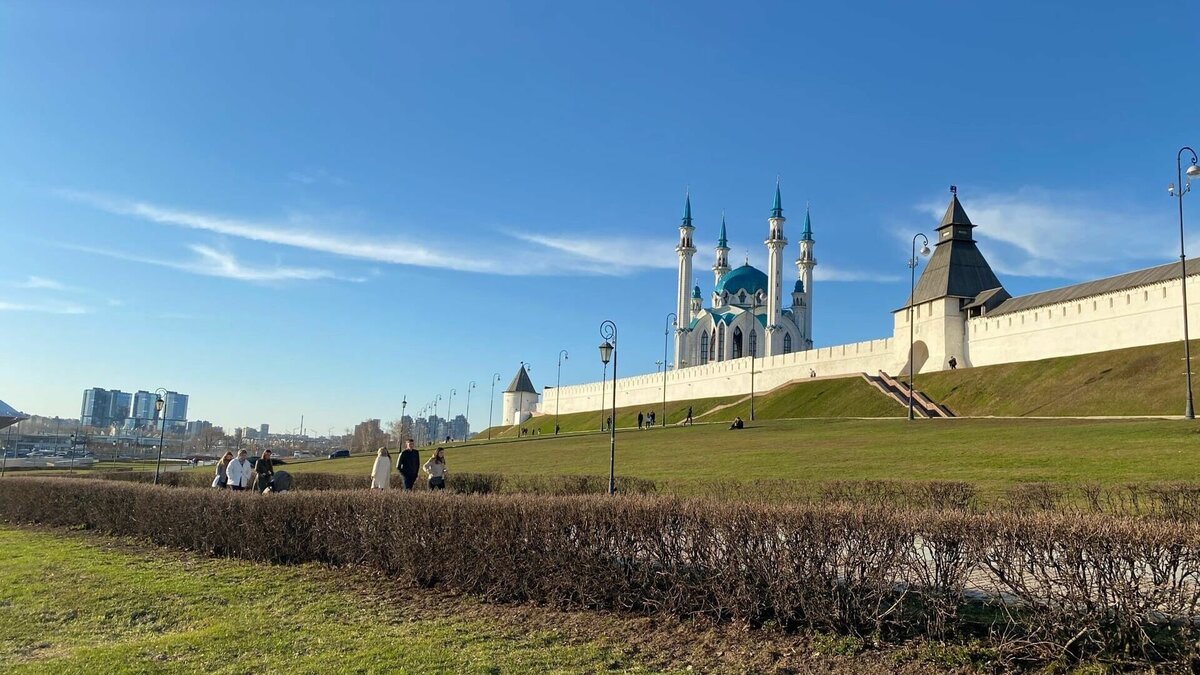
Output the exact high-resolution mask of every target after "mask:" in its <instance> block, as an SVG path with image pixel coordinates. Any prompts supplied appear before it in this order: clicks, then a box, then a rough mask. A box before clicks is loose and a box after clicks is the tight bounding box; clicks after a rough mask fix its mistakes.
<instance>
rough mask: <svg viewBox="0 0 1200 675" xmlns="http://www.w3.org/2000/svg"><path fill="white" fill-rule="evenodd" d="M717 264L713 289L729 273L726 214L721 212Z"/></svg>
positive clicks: (714, 271) (714, 265)
mask: <svg viewBox="0 0 1200 675" xmlns="http://www.w3.org/2000/svg"><path fill="white" fill-rule="evenodd" d="M716 251H717V262H716V263H714V264H713V268H712V271H713V288H716V286H717V284H718V283H720V281H721V277H723V276H725V273H726V272H728V271H729V242H728V241H726V240H725V212H724V211H722V212H721V238H720V239H718V240H717V248H716Z"/></svg>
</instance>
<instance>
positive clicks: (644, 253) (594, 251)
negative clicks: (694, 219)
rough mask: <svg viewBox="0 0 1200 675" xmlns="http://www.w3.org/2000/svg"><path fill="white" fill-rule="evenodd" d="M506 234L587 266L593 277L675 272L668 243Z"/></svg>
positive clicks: (625, 239) (673, 251) (608, 238)
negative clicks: (643, 271)
mask: <svg viewBox="0 0 1200 675" xmlns="http://www.w3.org/2000/svg"><path fill="white" fill-rule="evenodd" d="M507 234H508V235H509V236H511V237H513V238H515V239H519V240H521V241H524V242H528V243H531V244H536V245H538V246H543V247H545V248H547V249H550V250H552V251H557V252H559V253H562V254H566V256H567V258H568V259H573V260H574V263H573V264H578V263H582V264H584V267H583V268H582V269H583V270H585V271H587V272H589V273H592V274H623V273H628V272H631V271H635V270H639V269H674V268H675V265H676V262H675V260H676V258H675V250H674V246H675V245H674V243H673V242H671V241H669V240H666V239H661V240H653V239H645V240H639V239H633V238H629V237H625V238H622V237H606V238H604V239H593V238H589V237H580V236H577V235H571V236H562V235H546V234H535V233H532V232H516V231H512V230H509V231H508V232H507Z"/></svg>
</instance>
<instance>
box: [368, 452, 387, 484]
mask: <svg viewBox="0 0 1200 675" xmlns="http://www.w3.org/2000/svg"><path fill="white" fill-rule="evenodd" d="M390 487H392V456H391V455H390V454H389V453H388V449H387V448H380V449H379V452H378V453H377V454H376V455H375V466H374V467H372V468H371V489H372V490H386V489H388V488H390Z"/></svg>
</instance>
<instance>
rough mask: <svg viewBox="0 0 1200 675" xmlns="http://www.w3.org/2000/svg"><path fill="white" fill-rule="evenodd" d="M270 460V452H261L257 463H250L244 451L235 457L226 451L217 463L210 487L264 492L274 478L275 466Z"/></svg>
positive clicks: (231, 452) (240, 451)
mask: <svg viewBox="0 0 1200 675" xmlns="http://www.w3.org/2000/svg"><path fill="white" fill-rule="evenodd" d="M274 464H275V463H274V462H273V461H272V460H271V451H270V450H263V451H262V455H260V456H259V458H258V461H255V462H251V461H250V457H249V455H248V453H247V452H246V451H245V450H239V451H238V453H237V457H234V455H233V451H232V450H230V451H227V452H226V453H225V454H224V455H222V456H221V459H220V461H218V462H217V470H216V475H215V476H213V482H212V486H213V487H215V488H218V489H221V490H233V491H235V492H240V491H242V490H254V491H255V492H265V491H266V490H267V488H269V487H271V481H272V480H273V479H274V478H275V466H274Z"/></svg>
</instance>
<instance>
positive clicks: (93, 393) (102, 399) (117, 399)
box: [79, 387, 131, 427]
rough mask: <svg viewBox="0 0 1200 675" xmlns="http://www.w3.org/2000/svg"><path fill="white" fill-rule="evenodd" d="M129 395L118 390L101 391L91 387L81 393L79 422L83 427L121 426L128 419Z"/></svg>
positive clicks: (98, 388)
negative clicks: (81, 403)
mask: <svg viewBox="0 0 1200 675" xmlns="http://www.w3.org/2000/svg"><path fill="white" fill-rule="evenodd" d="M130 401H131V396H130V394H127V393H125V392H123V391H121V390H120V389H112V390H109V389H101V388H100V387H92V388H91V389H85V390H84V391H83V405H82V406H81V407H80V410H79V420H80V422H81V423H82V424H83V425H84V426H89V427H106V426H108V425H110V424H123V423H124V422H125V418H127V417H129V405H130Z"/></svg>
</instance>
